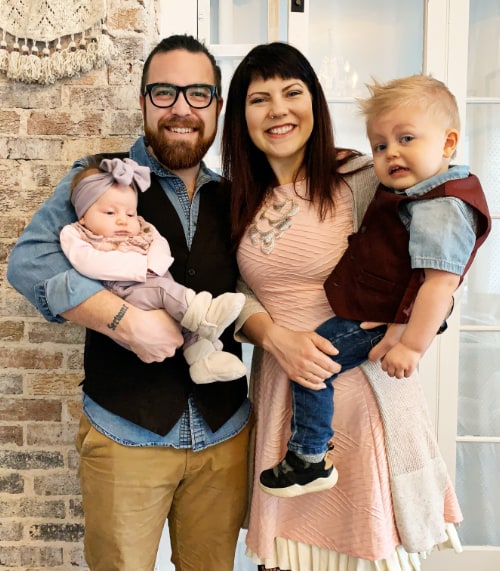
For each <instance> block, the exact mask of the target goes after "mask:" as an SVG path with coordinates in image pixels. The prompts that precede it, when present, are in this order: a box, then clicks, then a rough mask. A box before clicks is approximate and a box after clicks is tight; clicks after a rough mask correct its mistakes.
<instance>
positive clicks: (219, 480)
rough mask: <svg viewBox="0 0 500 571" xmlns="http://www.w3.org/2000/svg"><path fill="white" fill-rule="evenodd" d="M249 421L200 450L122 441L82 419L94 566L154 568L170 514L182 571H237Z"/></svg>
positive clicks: (89, 555)
mask: <svg viewBox="0 0 500 571" xmlns="http://www.w3.org/2000/svg"><path fill="white" fill-rule="evenodd" d="M249 432H250V428H249V426H247V427H246V428H245V429H244V430H243V431H242V432H240V433H239V434H238V435H236V436H235V437H233V438H231V439H230V440H227V441H226V442H222V443H221V444H217V445H215V446H211V447H209V448H207V449H206V450H202V451H199V452H193V451H192V450H191V449H183V450H176V449H175V448H171V447H161V446H157V447H130V446H123V445H121V444H118V443H116V442H114V441H113V440H111V439H110V438H108V437H106V436H104V435H103V434H101V433H100V432H98V431H97V430H95V429H94V428H93V427H92V426H91V424H90V422H89V421H88V419H87V417H86V416H85V415H82V418H81V420H80V429H79V432H78V438H77V448H78V451H79V452H80V470H79V473H80V482H81V487H82V494H83V509H84V514H85V557H86V559H87V564H88V565H89V567H90V569H91V570H92V571H153V569H154V564H155V560H156V554H157V550H158V545H159V542H160V538H161V534H162V531H163V527H164V523H165V520H166V519H167V518H168V523H169V531H170V541H171V547H172V561H173V563H174V565H175V569H176V571H232V570H233V562H234V553H235V549H236V542H237V539H238V533H239V530H240V527H241V525H242V522H243V519H244V516H245V512H246V508H247V477H248V475H247V454H248V439H249Z"/></svg>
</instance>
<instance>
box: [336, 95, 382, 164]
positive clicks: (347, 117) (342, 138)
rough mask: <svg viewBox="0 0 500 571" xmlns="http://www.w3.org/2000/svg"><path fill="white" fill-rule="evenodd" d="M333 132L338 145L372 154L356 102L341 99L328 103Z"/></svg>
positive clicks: (363, 121)
mask: <svg viewBox="0 0 500 571" xmlns="http://www.w3.org/2000/svg"><path fill="white" fill-rule="evenodd" d="M329 108H330V114H331V116H332V121H333V128H334V134H335V144H336V145H337V146H338V147H348V148H350V149H357V150H358V151H362V152H364V153H367V154H369V155H371V154H372V151H371V149H370V144H369V142H368V138H367V136H366V128H365V120H364V118H363V117H362V116H361V115H360V114H359V110H358V106H357V104H356V103H352V102H349V101H341V102H334V103H331V102H330V103H329Z"/></svg>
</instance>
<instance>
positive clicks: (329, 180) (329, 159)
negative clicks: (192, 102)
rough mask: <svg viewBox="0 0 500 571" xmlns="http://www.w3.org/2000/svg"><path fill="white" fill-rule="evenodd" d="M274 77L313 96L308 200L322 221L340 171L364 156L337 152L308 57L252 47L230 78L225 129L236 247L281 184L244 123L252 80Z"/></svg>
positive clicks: (283, 47)
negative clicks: (270, 193)
mask: <svg viewBox="0 0 500 571" xmlns="http://www.w3.org/2000/svg"><path fill="white" fill-rule="evenodd" d="M275 77H278V78H281V79H300V80H301V81H303V82H304V83H305V85H306V86H307V88H308V90H309V92H310V94H311V98H312V108H313V119H314V125H313V130H312V133H311V136H310V138H309V140H308V142H307V145H306V151H305V156H304V164H303V166H304V167H305V170H306V173H307V177H308V184H309V198H310V200H312V201H314V202H317V203H318V205H319V215H320V218H324V217H325V215H326V214H327V212H328V211H330V210H332V209H333V208H334V201H335V189H336V188H337V187H338V185H339V183H340V182H341V180H342V175H340V174H339V172H338V169H339V167H340V166H341V165H343V164H344V163H346V162H348V161H349V160H350V159H351V158H353V157H354V156H359V155H360V153H359V152H357V151H354V150H352V149H336V148H335V143H334V137H333V127H332V122H331V119H330V111H329V109H328V103H327V101H326V98H325V95H324V93H323V89H322V87H321V85H320V83H319V80H318V78H317V76H316V73H315V72H314V69H313V68H312V66H311V64H310V63H309V61H308V60H307V59H306V57H305V56H304V55H303V54H302V53H301V52H300V51H299V50H297V49H296V48H294V47H293V46H291V45H289V44H285V43H282V42H273V43H270V44H262V45H259V46H257V47H255V48H253V49H252V50H251V51H250V52H249V53H248V54H247V55H246V56H245V58H244V59H243V60H242V61H241V63H240V64H239V65H238V67H237V68H236V71H235V72H234V75H233V78H232V80H231V83H230V86H229V92H228V97H227V101H226V114H225V120H224V126H223V131H222V175H223V177H224V179H225V181H226V184H228V185H230V188H231V225H232V240H233V245H234V247H237V246H238V244H239V243H240V241H241V239H242V237H243V235H244V233H245V230H246V228H247V226H248V225H249V223H250V222H251V221H252V219H253V217H254V216H255V214H256V212H257V210H258V209H259V207H260V205H261V204H262V201H263V200H264V198H265V196H266V193H267V191H268V189H269V188H272V187H273V186H276V185H277V184H278V181H277V179H276V176H275V174H274V172H273V170H272V169H271V166H270V165H269V162H268V160H267V158H266V156H265V154H264V153H263V152H262V151H260V150H259V149H258V148H257V147H256V146H255V145H254V144H253V142H252V140H251V139H250V136H249V134H248V128H247V123H246V119H245V102H246V97H247V92H248V86H249V85H250V83H251V82H252V81H253V80H254V79H259V78H261V79H263V80H267V79H272V78H275ZM339 157H341V158H339ZM332 189H333V190H332Z"/></svg>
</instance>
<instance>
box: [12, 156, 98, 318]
mask: <svg viewBox="0 0 500 571" xmlns="http://www.w3.org/2000/svg"><path fill="white" fill-rule="evenodd" d="M83 166H85V161H84V160H81V161H77V162H76V163H75V164H74V166H73V169H72V170H71V171H70V172H69V173H68V174H67V175H66V176H65V177H64V178H63V179H62V180H61V182H60V183H59V184H58V185H57V187H56V189H55V191H54V193H53V194H52V196H51V197H50V198H49V199H48V200H47V201H46V202H44V203H43V204H42V206H41V207H40V208H39V210H38V211H37V212H36V213H35V215H34V216H33V218H32V220H31V222H30V223H29V224H28V225H27V226H26V228H25V229H24V231H23V232H22V234H21V236H20V237H19V240H18V241H17V243H16V245H15V246H14V248H13V249H12V251H11V253H10V256H9V262H8V266H7V279H8V281H9V283H10V284H11V285H12V286H13V287H14V288H15V289H16V290H17V291H19V293H21V294H22V295H23V296H24V297H26V299H27V300H28V301H29V302H31V303H32V304H33V305H34V306H35V307H36V308H37V309H38V311H40V313H41V314H42V315H43V317H44V318H45V319H47V321H55V322H60V321H63V319H62V318H61V317H60V314H61V313H62V312H64V311H66V310H68V309H71V308H73V307H76V306H77V305H79V304H80V303H82V302H83V301H85V300H86V299H87V298H88V297H90V296H91V295H93V294H94V293H96V292H97V291H100V290H101V289H103V286H102V284H101V283H100V282H98V281H92V280H90V279H88V278H86V277H84V276H82V275H81V274H79V273H78V272H77V271H76V270H74V269H73V268H72V266H71V264H70V263H69V261H68V259H67V258H66V256H65V255H64V253H63V251H62V249H61V244H60V241H59V233H60V231H61V228H62V227H63V226H65V225H66V224H69V223H71V222H74V221H75V220H76V215H75V212H74V209H73V206H72V205H71V203H70V200H69V194H70V190H69V189H70V184H71V180H72V178H73V176H74V175H75V174H76V173H77V172H78V171H79V170H81V168H82V167H83Z"/></svg>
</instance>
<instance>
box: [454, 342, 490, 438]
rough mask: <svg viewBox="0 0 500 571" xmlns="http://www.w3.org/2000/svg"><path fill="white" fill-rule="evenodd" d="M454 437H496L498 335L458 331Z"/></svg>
mask: <svg viewBox="0 0 500 571" xmlns="http://www.w3.org/2000/svg"><path fill="white" fill-rule="evenodd" d="M457 431H458V434H459V435H460V436H500V331H498V332H485V331H462V333H461V334H460V360H459V382H458V428H457Z"/></svg>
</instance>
